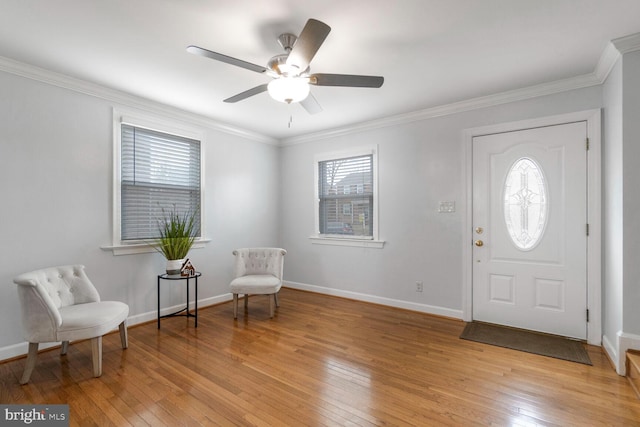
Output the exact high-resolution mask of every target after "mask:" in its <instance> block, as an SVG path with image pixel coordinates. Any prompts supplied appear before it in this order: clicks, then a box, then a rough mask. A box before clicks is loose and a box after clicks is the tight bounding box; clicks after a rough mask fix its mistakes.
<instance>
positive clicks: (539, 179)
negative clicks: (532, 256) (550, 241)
mask: <svg viewBox="0 0 640 427" xmlns="http://www.w3.org/2000/svg"><path fill="white" fill-rule="evenodd" d="M547 199H548V197H547V185H546V182H545V179H544V175H543V174H542V169H541V168H540V166H539V165H538V164H537V163H536V162H535V161H533V160H532V159H529V158H526V157H523V158H520V159H518V160H517V161H516V162H515V163H514V164H513V166H511V169H510V170H509V173H508V174H507V179H506V181H505V184H504V220H505V223H506V225H507V230H509V235H510V236H511V240H513V243H514V244H515V245H516V246H517V247H518V248H519V249H522V250H530V249H533V248H534V247H535V246H536V245H537V244H538V242H539V241H540V238H541V237H542V233H543V232H544V229H545V225H546V223H547V213H548V210H549V207H548V204H547Z"/></svg>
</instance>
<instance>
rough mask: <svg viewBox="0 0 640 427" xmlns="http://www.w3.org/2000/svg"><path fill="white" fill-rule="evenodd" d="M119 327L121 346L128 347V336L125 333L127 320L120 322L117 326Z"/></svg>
mask: <svg viewBox="0 0 640 427" xmlns="http://www.w3.org/2000/svg"><path fill="white" fill-rule="evenodd" d="M118 328H119V329H120V342H121V343H122V348H129V336H128V334H127V321H126V320H123V321H122V323H120V325H119V326H118Z"/></svg>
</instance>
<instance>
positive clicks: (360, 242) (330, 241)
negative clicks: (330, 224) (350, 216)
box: [309, 236, 385, 249]
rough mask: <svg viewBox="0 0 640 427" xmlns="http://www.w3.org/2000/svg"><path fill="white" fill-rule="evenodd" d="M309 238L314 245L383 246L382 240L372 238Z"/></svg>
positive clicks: (374, 247) (378, 247)
mask: <svg viewBox="0 0 640 427" xmlns="http://www.w3.org/2000/svg"><path fill="white" fill-rule="evenodd" d="M309 239H310V240H311V243H312V244H314V245H329V246H352V247H359V248H372V249H382V248H383V247H384V243H385V241H384V240H372V239H356V238H349V237H321V236H310V237H309Z"/></svg>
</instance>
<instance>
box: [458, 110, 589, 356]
mask: <svg viewBox="0 0 640 427" xmlns="http://www.w3.org/2000/svg"><path fill="white" fill-rule="evenodd" d="M601 121H602V111H601V109H594V110H585V111H579V112H575V113H567V114H558V115H553V116H547V117H540V118H536V119H528V120H521V121H516V122H508V123H500V124H497V125H489V126H481V127H475V128H470V129H465V130H463V132H462V133H463V135H462V139H463V152H464V156H465V167H464V168H462V170H463V177H462V179H463V180H462V182H464V183H465V186H466V188H465V199H466V203H465V204H464V212H463V215H464V218H465V219H464V221H465V222H464V223H465V231H464V233H462V238H463V265H462V273H463V284H462V318H463V320H465V321H466V322H470V321H472V320H473V250H472V249H473V248H472V244H473V138H474V137H477V136H483V135H490V134H494V133H504V132H513V131H518V130H525V129H532V128H538V127H544V126H554V125H561V124H565V123H573V122H586V123H587V138H589V151H588V152H587V223H588V224H589V237H588V239H587V309H588V310H589V321H588V322H587V343H589V344H592V345H598V346H599V345H601V344H602V257H601V252H602V214H601V206H602V194H601V191H602V169H601V160H602V141H601V139H602V136H601ZM585 143H586V141H585ZM585 148H586V147H585ZM585 232H586V224H585ZM585 316H586V313H585Z"/></svg>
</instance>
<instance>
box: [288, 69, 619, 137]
mask: <svg viewBox="0 0 640 427" xmlns="http://www.w3.org/2000/svg"><path fill="white" fill-rule="evenodd" d="M614 62H615V61H614ZM612 66H613V65H611V67H612ZM611 67H609V70H610V68H611ZM603 81H604V79H601V78H600V77H599V76H598V75H596V73H595V72H594V73H589V74H584V75H581V76H577V77H571V78H568V79H563V80H557V81H554V82H549V83H542V84H538V85H534V86H528V87H525V88H520V89H514V90H510V91H506V92H500V93H496V94H493V95H487V96H481V97H477V98H471V99H467V100H464V101H459V102H453V103H451V104H446V105H441V106H437V107H432V108H427V109H424V110H418V111H413V112H409V113H404V114H399V115H395V116H390V117H385V118H382V119H379V120H372V121H367V122H362V123H358V124H355V125H350V126H345V127H341V128H335V129H330V130H327V131H320V132H315V133H311V134H306V135H301V136H294V137H291V138H285V139H282V140H281V141H280V144H281V145H283V146H287V145H296V144H303V143H307V142H312V141H317V140H321V139H326V138H334V137H338V136H345V135H349V134H352V133H359V132H363V131H368V130H374V129H379V128H383V127H389V126H397V125H402V124H406V123H411V122H416V121H421V120H427V119H432V118H436V117H442V116H448V115H451V114H456V113H462V112H466V111H472V110H477V109H481V108H487V107H494V106H497V105H502V104H507V103H510V102H516V101H522V100H526V99H531V98H537V97H539V96H545V95H552V94H555V93H560V92H566V91H569V90H574V89H581V88H585V87H590V86H596V85H599V84H601V83H602V82H603Z"/></svg>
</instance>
